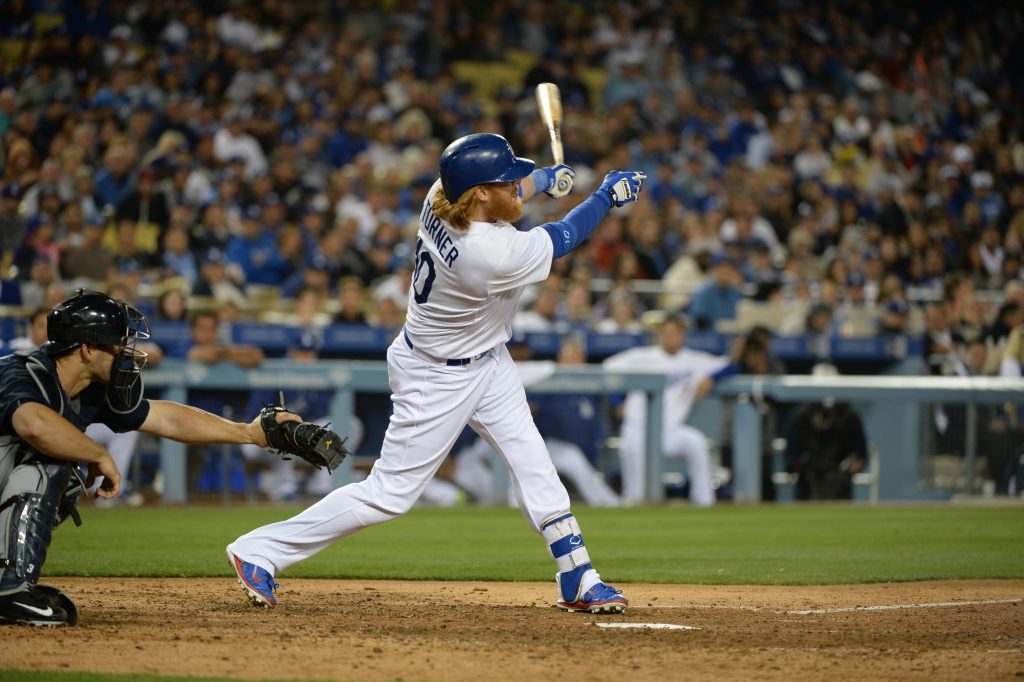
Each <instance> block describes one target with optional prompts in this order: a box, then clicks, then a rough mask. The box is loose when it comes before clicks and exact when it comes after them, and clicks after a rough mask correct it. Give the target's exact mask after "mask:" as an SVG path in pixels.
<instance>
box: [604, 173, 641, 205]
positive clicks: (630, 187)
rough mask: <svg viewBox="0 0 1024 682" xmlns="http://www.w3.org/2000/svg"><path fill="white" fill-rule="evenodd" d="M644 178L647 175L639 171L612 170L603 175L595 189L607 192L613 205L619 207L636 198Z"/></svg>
mask: <svg viewBox="0 0 1024 682" xmlns="http://www.w3.org/2000/svg"><path fill="white" fill-rule="evenodd" d="M646 179H647V175H646V174H644V173H641V172H640V171H612V172H611V173H609V174H608V175H606V176H604V182H602V183H601V186H600V187H598V188H597V189H598V191H599V192H604V193H605V194H607V195H608V198H609V199H611V201H612V203H613V204H614V205H615V206H620V207H621V206H625V205H626V204H628V203H630V202H633V201H636V200H637V198H638V197H637V195H638V194H640V190H642V189H643V188H644V180H646Z"/></svg>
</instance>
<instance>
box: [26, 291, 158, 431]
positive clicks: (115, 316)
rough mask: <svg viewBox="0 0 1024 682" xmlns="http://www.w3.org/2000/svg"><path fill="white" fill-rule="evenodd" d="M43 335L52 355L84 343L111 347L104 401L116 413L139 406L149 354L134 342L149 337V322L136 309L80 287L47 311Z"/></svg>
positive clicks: (44, 345) (128, 410) (43, 346)
mask: <svg viewBox="0 0 1024 682" xmlns="http://www.w3.org/2000/svg"><path fill="white" fill-rule="evenodd" d="M46 336H47V339H49V340H48V341H47V342H46V343H44V344H43V345H42V350H43V351H44V352H46V353H48V354H49V355H52V356H55V357H57V356H61V355H64V354H66V353H68V352H69V351H71V350H73V349H75V348H77V347H78V346H80V345H82V344H83V343H86V344H89V345H91V346H107V347H111V348H112V352H113V353H114V361H113V362H112V363H111V366H110V379H109V380H108V382H107V404H108V405H109V406H110V408H111V409H113V410H115V411H117V412H131V411H132V410H134V409H135V407H137V406H138V403H139V401H140V400H142V381H141V374H142V368H143V367H145V366H146V360H147V358H148V354H147V353H145V352H144V351H141V350H139V349H138V348H136V347H135V345H136V343H137V342H138V341H139V339H148V338H149V337H150V331H149V323H148V322H147V321H146V316H145V315H143V314H142V313H141V312H140V311H139V309H138V308H136V307H135V306H131V305H128V304H127V303H125V302H124V301H116V300H114V299H112V298H110V297H109V296H107V295H106V294H101V293H99V292H98V291H86V290H85V289H79V290H78V291H77V292H76V293H75V295H74V296H72V297H71V298H69V299H67V300H65V301H63V302H61V303H60V304H58V305H57V306H56V307H55V308H54V309H53V310H51V311H50V314H49V315H48V316H47V318H46Z"/></svg>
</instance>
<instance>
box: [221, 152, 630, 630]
mask: <svg viewBox="0 0 1024 682" xmlns="http://www.w3.org/2000/svg"><path fill="white" fill-rule="evenodd" d="M440 166H441V178H440V180H439V181H438V182H435V183H434V185H433V187H432V188H431V189H430V191H429V193H428V195H427V199H426V200H425V201H424V203H423V209H422V211H421V212H420V222H419V234H418V237H419V239H418V241H417V244H416V252H415V261H416V263H415V272H414V274H413V281H412V285H411V287H410V291H409V312H408V316H407V320H406V324H405V328H404V329H403V330H402V332H401V333H400V334H399V335H398V337H397V338H396V339H395V341H394V342H393V343H392V344H391V347H390V348H389V349H388V352H387V360H388V378H389V383H390V385H391V391H392V394H391V399H392V401H393V403H394V414H393V416H392V417H391V422H390V424H389V426H388V430H387V433H386V435H385V437H384V444H383V447H382V449H381V455H380V459H378V460H377V462H376V463H375V465H374V467H373V470H372V471H371V472H370V475H369V476H368V477H367V478H366V479H365V480H363V481H360V482H358V483H351V484H349V485H346V486H344V487H342V488H339V489H337V490H335V491H333V492H332V493H331V494H329V495H327V496H326V497H325V498H323V499H322V500H320V501H319V502H317V503H316V504H314V505H313V506H311V507H309V508H308V509H306V510H305V511H303V512H301V513H300V514H298V515H297V516H295V517H293V518H291V519H288V520H286V521H281V522H279V523H273V524H270V525H268V526H264V527H262V528H258V529H256V530H254V531H252V532H251V533H248V534H247V535H243V536H242V537H240V538H238V539H237V540H235V541H234V542H232V543H231V544H230V545H228V547H227V554H228V558H229V560H230V562H231V564H232V566H233V567H234V569H235V572H236V574H237V576H238V579H239V582H240V583H241V585H242V587H243V589H244V590H245V592H246V593H247V594H248V596H249V599H250V601H251V602H252V603H253V604H254V605H256V606H262V607H271V606H274V605H276V604H277V597H276V596H275V591H276V587H277V585H276V583H275V581H274V576H275V575H276V574H277V573H279V572H280V571H283V570H284V569H286V568H288V567H289V566H291V565H292V564H295V563H296V562H299V561H301V560H303V559H305V558H307V557H309V556H312V555H313V554H315V553H317V552H319V551H320V550H321V549H323V548H325V547H327V546H328V545H330V544H331V543H333V542H335V541H336V540H340V539H341V538H344V537H345V536H347V535H350V534H352V533H354V532H356V531H358V530H360V529H362V528H366V527H368V526H372V525H374V524H378V523H383V522H384V521H390V520H392V519H395V518H398V517H399V516H401V515H402V514H404V513H405V512H407V511H409V509H410V508H411V507H412V505H413V503H414V502H415V501H416V499H417V498H418V497H419V496H420V494H421V493H422V492H423V489H424V487H425V486H426V485H427V482H428V481H430V480H431V478H432V477H433V476H434V474H435V473H436V472H437V469H438V467H440V466H441V463H442V462H443V461H444V458H445V457H446V456H447V455H448V452H449V450H451V448H452V445H453V444H454V443H455V440H456V438H457V437H458V436H459V434H460V433H461V431H462V429H463V428H464V427H465V426H466V425H467V424H469V425H470V427H472V428H473V430H474V431H476V432H477V433H478V434H480V436H481V437H482V438H483V439H484V440H486V441H487V442H488V443H489V444H490V445H491V447H493V448H494V449H495V451H496V452H498V453H499V454H500V455H501V456H502V457H503V458H504V460H505V462H506V463H507V464H508V467H509V471H510V474H511V479H512V483H513V486H514V488H515V494H516V496H517V497H518V499H519V502H520V506H521V507H522V509H523V510H524V514H525V516H526V517H527V519H528V521H529V522H530V524H531V525H532V526H533V528H534V530H536V531H538V532H539V533H540V534H541V536H542V537H543V538H544V542H545V543H546V544H547V546H548V550H549V552H550V553H551V556H552V557H553V558H554V559H555V562H556V564H557V566H558V572H557V574H556V583H557V585H558V599H557V605H558V606H559V607H561V608H562V609H564V610H566V611H585V612H590V613H621V612H623V611H624V610H625V608H626V605H627V603H628V602H627V600H626V597H625V596H623V595H622V593H621V591H619V590H617V589H615V588H613V587H611V586H610V585H607V584H605V583H604V582H603V581H602V580H601V576H600V575H598V572H597V571H596V570H595V569H594V567H593V566H592V564H591V562H590V556H589V555H588V554H587V548H586V546H585V545H584V543H583V538H582V536H581V534H580V527H579V524H578V523H577V522H576V518H575V517H574V516H573V514H572V512H571V511H570V510H569V495H568V493H567V492H566V490H565V486H563V485H562V483H561V481H560V480H559V479H558V475H557V473H556V472H555V468H554V466H552V464H551V458H550V457H549V455H548V452H547V449H546V448H545V447H544V441H543V439H542V438H541V436H540V434H539V433H538V432H537V427H536V426H535V425H534V423H533V418H532V416H531V414H530V409H529V406H528V405H527V402H526V393H525V391H524V390H523V383H522V381H521V380H520V378H519V373H518V372H517V371H516V366H515V363H514V362H513V361H512V358H511V357H510V356H509V353H508V350H507V349H506V347H505V343H506V342H507V341H508V339H509V337H510V336H511V329H512V318H513V316H514V314H515V312H516V308H517V306H518V302H519V298H520V295H521V294H522V292H523V288H524V287H525V286H527V285H529V284H533V283H538V282H542V281H544V280H545V279H546V278H547V276H548V273H549V272H550V270H551V262H552V260H553V259H555V258H560V257H562V256H564V255H566V254H568V253H569V252H571V251H572V250H573V249H575V248H576V246H577V245H579V244H580V243H582V242H583V241H584V240H585V239H586V238H587V236H589V235H590V234H591V232H593V231H594V229H595V228H596V227H597V225H598V223H599V222H600V221H601V219H602V218H603V217H604V216H605V214H606V213H607V212H608V211H609V210H610V209H611V208H612V206H623V205H624V204H626V203H629V202H632V201H635V200H636V199H637V193H638V192H639V191H640V190H641V187H642V184H643V180H644V178H645V176H644V174H643V173H638V172H621V171H613V172H611V173H609V174H608V175H607V177H605V179H604V182H602V183H601V186H600V187H599V188H598V189H597V191H595V192H594V193H593V194H592V195H591V196H590V197H588V198H587V199H586V200H585V201H583V202H582V203H581V204H580V205H579V206H577V207H576V208H574V209H573V210H572V211H570V212H569V213H568V215H566V216H565V218H563V219H562V220H561V221H558V222H554V223H548V224H544V225H541V226H539V227H536V228H534V229H531V230H528V231H519V230H517V229H516V228H515V227H513V225H512V223H513V222H515V221H516V220H518V219H519V218H520V217H521V215H522V202H523V201H524V200H528V199H530V198H531V197H533V196H535V195H536V194H538V193H540V192H545V193H547V194H549V195H551V196H555V197H560V196H565V195H566V194H568V193H569V192H570V191H571V189H572V183H571V182H569V183H564V184H566V185H568V186H566V187H564V189H559V187H558V182H557V181H558V179H559V178H562V179H564V178H566V177H568V178H569V179H570V180H571V179H572V178H573V177H574V173H573V171H572V169H571V168H569V167H568V166H565V165H557V166H552V167H547V168H537V169H535V164H534V162H533V161H531V160H529V159H524V158H518V157H516V155H515V154H514V153H513V151H512V147H511V146H510V145H509V143H508V141H507V140H505V138H503V137H501V136H500V135H494V134H490V133H482V134H474V135H467V136H466V137H463V138H460V139H458V140H456V141H455V142H453V143H452V144H451V145H449V146H448V148H447V149H445V150H444V152H443V153H442V154H441V163H440Z"/></svg>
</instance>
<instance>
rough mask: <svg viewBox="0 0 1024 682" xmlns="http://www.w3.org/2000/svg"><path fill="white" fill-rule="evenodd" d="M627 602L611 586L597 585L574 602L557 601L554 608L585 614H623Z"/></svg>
mask: <svg viewBox="0 0 1024 682" xmlns="http://www.w3.org/2000/svg"><path fill="white" fill-rule="evenodd" d="M628 605H629V600H628V599H626V597H624V596H623V595H622V590H617V589H615V588H614V587H612V586H611V585H607V584H605V583H597V584H596V585H594V586H593V587H591V588H590V589H589V590H587V591H586V593H585V594H584V595H583V596H582V597H580V598H579V600H577V601H574V602H571V603H570V602H567V601H564V600H562V599H559V600H558V602H557V603H556V606H558V608H560V609H564V610H566V611H585V612H587V613H625V612H626V607H627V606H628Z"/></svg>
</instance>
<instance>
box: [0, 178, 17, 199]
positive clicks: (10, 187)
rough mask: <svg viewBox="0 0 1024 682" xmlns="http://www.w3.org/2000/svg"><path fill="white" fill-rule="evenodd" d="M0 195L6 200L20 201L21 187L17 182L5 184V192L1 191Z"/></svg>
mask: <svg viewBox="0 0 1024 682" xmlns="http://www.w3.org/2000/svg"><path fill="white" fill-rule="evenodd" d="M0 195H2V196H3V198H4V199H20V198H21V186H20V185H19V184H18V183H16V182H8V183H5V184H4V187H3V190H0Z"/></svg>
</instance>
